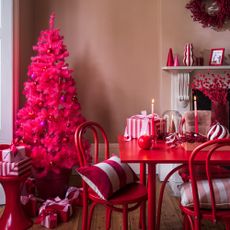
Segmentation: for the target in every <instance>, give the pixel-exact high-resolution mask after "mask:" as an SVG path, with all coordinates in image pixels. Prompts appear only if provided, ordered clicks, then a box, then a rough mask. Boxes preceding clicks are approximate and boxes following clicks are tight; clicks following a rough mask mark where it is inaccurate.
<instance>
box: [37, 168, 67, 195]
mask: <svg viewBox="0 0 230 230" xmlns="http://www.w3.org/2000/svg"><path fill="white" fill-rule="evenodd" d="M70 174H71V170H69V169H63V170H61V172H60V173H55V172H53V171H51V170H50V171H49V172H48V173H47V175H46V176H43V177H36V175H35V183H36V188H37V193H38V194H37V195H38V197H40V198H42V199H45V200H46V199H48V198H55V197H57V196H59V197H60V198H61V199H63V198H64V197H65V194H66V191H67V189H68V186H69V178H70Z"/></svg>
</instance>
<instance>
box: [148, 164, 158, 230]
mask: <svg viewBox="0 0 230 230" xmlns="http://www.w3.org/2000/svg"><path fill="white" fill-rule="evenodd" d="M155 228H156V165H155V164H154V163H149V164H148V229H149V230H150V229H151V230H153V229H155Z"/></svg>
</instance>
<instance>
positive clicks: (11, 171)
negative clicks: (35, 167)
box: [0, 157, 32, 176]
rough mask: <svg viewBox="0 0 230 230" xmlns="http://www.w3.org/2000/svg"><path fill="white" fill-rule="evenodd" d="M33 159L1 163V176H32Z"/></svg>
mask: <svg viewBox="0 0 230 230" xmlns="http://www.w3.org/2000/svg"><path fill="white" fill-rule="evenodd" d="M31 168H32V166H31V158H28V157H26V158H25V159H23V160H21V161H19V162H12V163H10V162H4V161H0V176H21V175H24V174H30V172H31Z"/></svg>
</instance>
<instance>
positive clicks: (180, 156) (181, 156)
mask: <svg viewBox="0 0 230 230" xmlns="http://www.w3.org/2000/svg"><path fill="white" fill-rule="evenodd" d="M118 141H119V150H120V158H121V161H123V162H129V163H141V162H142V163H150V162H151V163H158V164H160V163H162V164H163V163H188V159H189V156H190V155H191V151H186V150H185V149H184V148H183V147H181V146H179V147H176V148H170V147H169V146H168V145H166V144H165V142H164V141H158V142H157V144H156V145H155V146H154V147H153V148H152V149H150V150H142V149H140V148H139V146H138V144H137V139H132V140H131V141H124V139H123V137H122V136H119V137H118ZM206 154H207V152H203V154H200V155H199V158H197V162H199V160H201V159H202V160H204V159H205V156H206ZM212 159H213V160H215V163H219V162H220V161H221V162H222V163H223V160H224V161H225V163H226V164H229V163H230V151H218V153H217V154H215V156H214V157H213V158H212Z"/></svg>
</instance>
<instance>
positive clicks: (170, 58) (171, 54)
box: [166, 48, 174, 66]
mask: <svg viewBox="0 0 230 230" xmlns="http://www.w3.org/2000/svg"><path fill="white" fill-rule="evenodd" d="M166 65H167V66H173V65H174V61H173V52H172V48H170V49H169V52H168V59H167V64H166Z"/></svg>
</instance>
